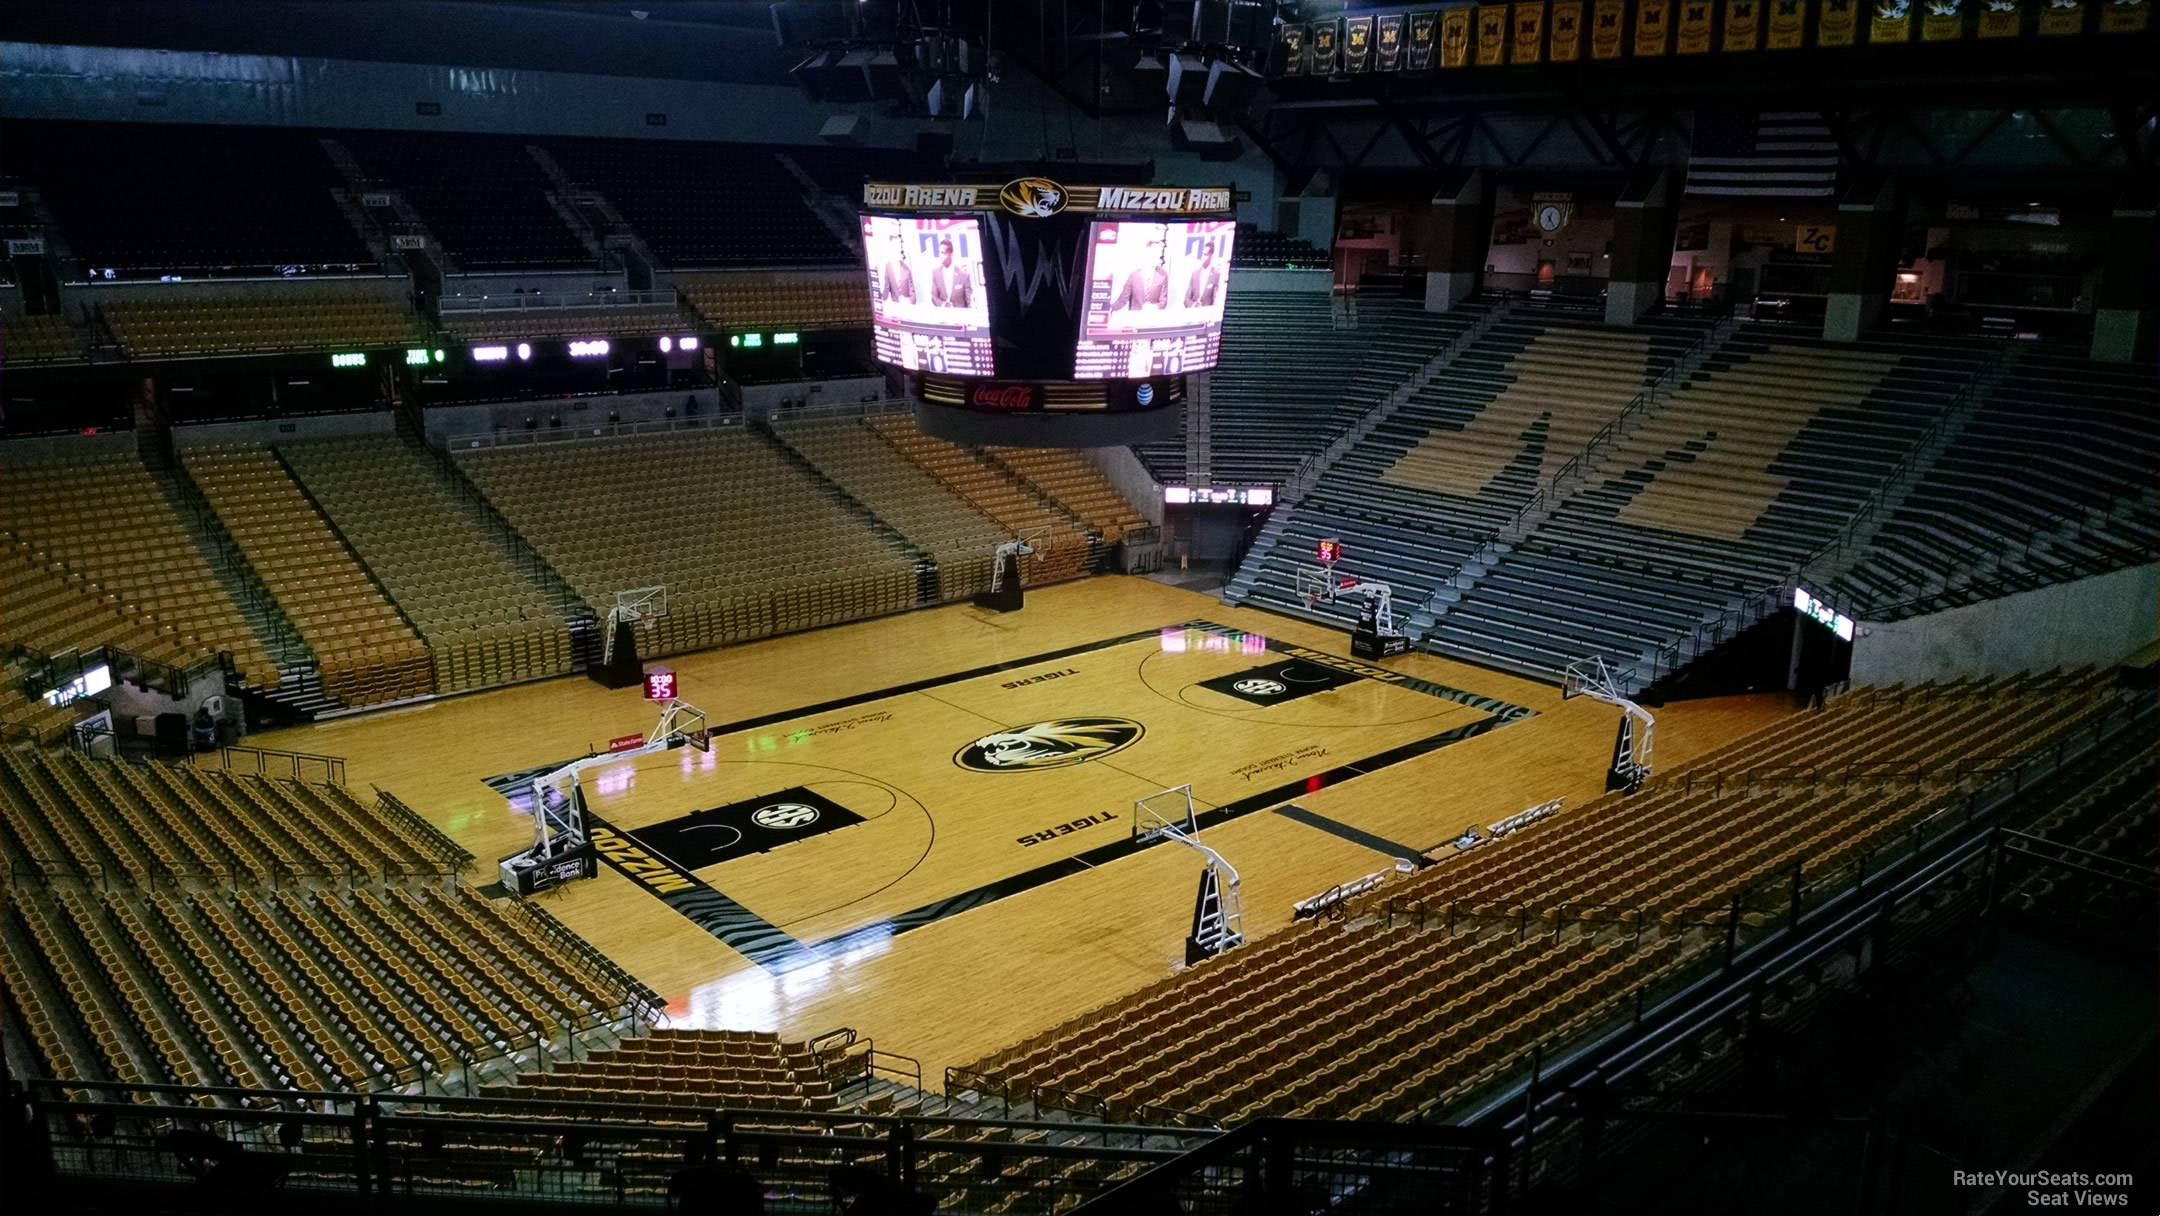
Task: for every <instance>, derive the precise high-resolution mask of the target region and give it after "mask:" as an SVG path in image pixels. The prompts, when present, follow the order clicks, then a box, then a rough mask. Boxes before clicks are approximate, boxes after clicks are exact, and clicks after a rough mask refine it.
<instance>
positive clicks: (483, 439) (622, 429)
mask: <svg viewBox="0 0 2160 1216" xmlns="http://www.w3.org/2000/svg"><path fill="white" fill-rule="evenodd" d="M741 425H743V418H742V415H741V414H700V415H698V416H696V417H683V418H649V419H646V420H644V421H642V422H603V423H599V424H597V425H593V426H574V427H548V428H546V429H539V430H530V431H513V430H507V429H505V430H495V431H468V432H466V433H464V434H459V435H450V436H446V437H445V438H444V440H443V446H444V447H446V448H448V449H450V450H452V451H467V450H470V449H473V448H501V447H532V446H536V445H539V444H548V443H574V442H576V441H578V440H583V439H619V438H623V437H625V436H630V435H665V434H670V433H672V432H675V431H694V430H703V429H706V428H712V427H732V426H741Z"/></svg>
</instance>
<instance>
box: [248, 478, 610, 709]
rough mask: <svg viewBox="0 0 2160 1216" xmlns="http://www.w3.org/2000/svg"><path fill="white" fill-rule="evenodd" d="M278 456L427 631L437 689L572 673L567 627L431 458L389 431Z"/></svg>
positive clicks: (423, 635)
mask: <svg viewBox="0 0 2160 1216" xmlns="http://www.w3.org/2000/svg"><path fill="white" fill-rule="evenodd" d="M278 453H279V455H281V456H283V457H284V459H285V463H286V465H287V466H288V467H289V468H290V469H291V470H292V472H293V474H294V476H296V477H298V478H299V480H300V483H301V484H302V485H304V486H305V487H307V491H308V493H309V494H311V495H313V497H314V499H315V502H316V503H317V505H319V506H320V507H321V508H322V510H323V511H324V512H326V513H327V514H328V516H329V518H330V521H331V522H332V523H333V524H335V525H336V527H337V530H338V533H339V534H340V535H342V536H343V537H344V538H345V541H346V543H347V544H349V545H351V546H352V549H353V552H354V553H356V554H358V555H359V558H360V560H361V561H362V562H365V563H366V565H367V568H368V570H369V571H370V572H372V573H373V574H374V576H375V578H376V579H377V580H379V581H380V582H381V584H382V586H383V589H384V590H385V591H386V592H388V594H389V596H390V598H391V599H392V600H393V601H395V603H396V604H397V606H398V608H399V609H401V610H402V611H403V612H404V614H405V616H406V617H407V618H408V619H410V620H411V621H412V623H413V626H414V628H416V629H417V630H418V631H419V633H420V637H421V639H422V640H423V641H425V642H426V643H427V647H428V650H429V652H430V654H431V656H432V659H433V664H434V669H435V680H434V683H435V688H436V690H437V691H439V692H455V691H458V690H460V689H466V688H484V687H487V686H489V685H493V684H502V683H507V682H509V681H512V680H530V679H536V678H539V677H542V676H550V675H560V674H562V673H564V672H567V671H569V670H570V635H569V631H568V628H569V627H568V626H567V625H566V624H565V623H564V621H563V619H562V617H561V616H560V615H558V614H557V613H556V612H555V611H554V610H552V609H551V608H549V607H548V605H547V604H546V602H545V601H543V600H542V599H541V597H540V594H539V592H538V591H537V590H536V589H535V588H534V587H533V585H532V584H531V583H530V582H529V581H528V580H527V579H526V578H525V577H524V576H523V575H521V574H520V573H519V572H518V570H517V568H516V567H515V566H513V565H512V564H511V562H510V560H509V558H508V557H507V556H505V554H504V552H503V551H502V549H501V548H500V547H499V546H498V545H497V544H496V542H495V541H494V540H493V539H491V538H490V537H489V536H488V535H487V533H486V532H485V531H484V530H483V529H482V528H481V526H480V524H479V522H478V520H477V519H475V518H474V517H473V516H472V515H471V514H470V513H469V512H470V508H468V507H467V506H466V505H465V504H463V503H461V502H459V501H458V500H457V499H456V497H455V496H453V494H452V493H451V491H450V488H449V487H448V486H447V485H445V484H444V483H443V480H442V478H441V475H440V474H439V473H438V472H437V471H436V470H435V468H434V467H432V464H431V461H430V459H429V458H428V457H427V456H425V455H423V454H422V453H420V452H419V451H416V450H415V449H413V448H411V447H409V446H407V445H406V444H404V443H402V442H400V441H398V440H397V439H394V438H392V437H390V436H388V435H381V436H368V437H357V438H351V439H334V440H323V441H320V442H315V443H294V444H285V445H282V446H280V447H279V449H278Z"/></svg>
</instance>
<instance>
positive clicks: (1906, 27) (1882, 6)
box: [1868, 0, 1912, 42]
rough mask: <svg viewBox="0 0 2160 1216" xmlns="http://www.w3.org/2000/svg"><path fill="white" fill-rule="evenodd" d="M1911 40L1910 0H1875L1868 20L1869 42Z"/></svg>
mask: <svg viewBox="0 0 2160 1216" xmlns="http://www.w3.org/2000/svg"><path fill="white" fill-rule="evenodd" d="M1911 40H1912V0H1875V11H1874V15H1873V16H1872V17H1870V18H1869V20H1868V41H1869V42H1910V41H1911Z"/></svg>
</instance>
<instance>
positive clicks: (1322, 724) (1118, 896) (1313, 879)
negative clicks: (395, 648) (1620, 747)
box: [256, 577, 1787, 1082]
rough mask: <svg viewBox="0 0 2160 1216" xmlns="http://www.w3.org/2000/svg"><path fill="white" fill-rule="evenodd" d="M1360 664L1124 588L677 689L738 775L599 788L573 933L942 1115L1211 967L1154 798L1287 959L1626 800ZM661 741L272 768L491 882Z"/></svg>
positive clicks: (514, 694)
mask: <svg viewBox="0 0 2160 1216" xmlns="http://www.w3.org/2000/svg"><path fill="white" fill-rule="evenodd" d="M1347 653H1348V639H1347V638H1346V637H1345V636H1344V635H1343V634H1341V633H1340V632H1337V631H1334V630H1330V629H1326V628H1323V627H1320V626H1316V625H1309V624H1306V623H1303V622H1298V621H1292V620H1288V619H1285V618H1282V617H1277V616H1273V615H1271V614H1267V613H1262V612H1258V611H1253V610H1248V609H1232V608H1228V607H1226V606H1224V605H1223V604H1221V603H1220V602H1218V601H1217V600H1215V599H1213V598H1212V597H1208V596H1202V595H1197V594H1194V593H1191V592H1186V591H1180V590H1177V589H1174V588H1170V587H1166V586H1163V585H1161V584H1157V583H1153V582H1149V581H1147V580H1143V579H1133V578H1122V577H1106V578H1097V579H1092V580H1088V581H1085V582H1081V583H1072V584H1065V585H1062V586H1058V587H1052V588H1048V589H1044V590H1037V591H1031V592H1030V593H1029V597H1028V606H1027V607H1026V609H1024V610H1023V611H1021V612H1019V613H1016V614H1011V615H998V614H994V613H986V612H983V611H980V610H978V609H975V608H972V607H969V606H949V607H945V608H939V609H933V610H929V611H924V612H914V613H908V614H905V615H902V616H897V617H888V618H883V619H880V620H875V621H866V622H861V623H857V624H853V625H846V626H840V627H836V628H832V629H826V630H820V631H817V632H814V633H808V634H797V635H792V636H789V637H784V638H776V639H770V640H767V641H764V642H759V643H754V644H751V645H746V646H739V647H733V648H730V649H726V650H719V651H711V652H707V653H703V654H696V655H684V656H676V657H673V658H671V659H668V660H665V661H664V662H665V664H666V665H667V666H670V667H673V668H674V669H675V670H676V671H677V673H678V675H679V677H680V681H681V689H682V692H681V695H682V697H683V699H684V700H686V701H688V702H690V703H692V704H695V705H697V706H699V707H701V708H702V709H703V710H704V711H705V713H706V714H707V715H708V718H709V721H710V724H711V725H712V726H713V728H714V729H715V732H716V733H715V737H714V739H713V747H712V751H711V752H710V753H709V754H701V753H698V752H696V751H694V750H689V749H684V750H679V751H675V752H670V753H665V754H661V755H655V756H648V757H641V758H638V759H636V760H631V761H625V762H623V763H621V764H618V765H615V766H610V767H603V768H600V769H599V770H597V771H595V772H589V773H588V774H587V777H586V782H587V784H586V790H587V793H588V797H589V799H590V806H591V809H592V812H593V814H594V816H595V825H596V836H597V835H600V834H602V833H604V834H605V836H606V843H607V844H608V846H609V851H610V852H611V853H612V854H613V855H614V858H613V862H612V863H611V864H609V865H603V867H602V868H601V872H600V876H599V877H598V878H596V879H594V880H592V881H589V882H584V883H579V884H576V885H574V886H572V887H571V888H569V889H567V890H564V891H562V892H559V893H557V894H555V895H552V896H550V897H549V898H548V907H549V908H550V910H551V911H553V912H555V913H556V915H558V916H560V917H561V918H562V919H563V920H564V921H565V922H566V923H568V924H569V925H570V926H571V927H572V928H574V929H576V930H577V931H578V932H580V933H582V934H584V935H585V936H586V938H587V939H589V940H590V941H592V942H593V943H594V944H595V945H596V946H598V947H599V948H600V949H602V950H604V951H606V952H607V953H608V954H609V955H611V956H612V957H613V958H615V959H616V960H617V961H618V962H620V963H621V964H622V965H623V966H625V967H627V968H628V969H630V970H631V971H632V972H633V973H635V974H636V975H638V976H639V977H640V978H641V979H643V980H644V981H645V982H647V983H649V984H651V985H652V986H653V987H654V988H655V989H656V990H658V991H659V992H660V993H661V994H662V995H663V996H664V997H666V998H667V1000H668V1002H669V1009H670V1013H671V1015H672V1017H673V1018H674V1020H675V1022H676V1024H678V1025H697V1026H724V1027H746V1028H756V1029H773V1030H779V1031H781V1032H782V1033H784V1034H787V1035H790V1036H809V1035H814V1034H817V1033H820V1032H823V1031H825V1030H829V1029H832V1028H834V1027H837V1026H853V1027H855V1028H856V1029H857V1030H858V1031H859V1032H861V1033H863V1034H865V1035H869V1036H873V1037H874V1038H875V1039H876V1040H877V1042H878V1044H879V1046H880V1047H882V1048H884V1049H886V1050H890V1051H896V1052H901V1053H904V1054H907V1055H912V1056H915V1057H917V1058H919V1059H921V1060H922V1061H923V1062H924V1065H925V1070H926V1072H925V1076H926V1080H930V1081H932V1082H935V1081H936V1080H937V1079H939V1078H940V1077H941V1076H942V1069H943V1068H944V1067H945V1066H946V1065H950V1064H957V1063H963V1062H965V1061H966V1060H969V1059H972V1058H974V1057H975V1056H978V1055H980V1054H982V1053H984V1052H987V1051H990V1050H992V1049H995V1048H997V1047H1000V1046H1003V1045H1005V1044H1006V1043H1009V1042H1012V1041H1013V1040H1015V1039H1018V1038H1021V1037H1024V1036H1026V1035H1028V1034H1032V1033H1035V1032H1037V1031H1039V1030H1042V1029H1045V1028H1047V1027H1048V1026H1051V1025H1053V1024H1055V1023H1056V1022H1058V1021H1060V1020H1062V1019H1064V1018H1067V1017H1070V1016H1072V1015H1074V1014H1076V1013H1079V1012H1082V1011H1084V1010H1086V1009H1089V1008H1092V1007H1094V1006H1096V1005H1100V1004H1102V1003H1104V1002H1107V1001H1110V1000H1113V999H1115V998H1117V997H1119V996H1122V995H1124V994H1125V993H1128V992H1130V991H1132V990H1134V989H1136V988H1138V987H1140V986H1142V985H1144V984H1146V983H1148V982H1150V981H1152V980H1155V979H1157V978H1160V977H1161V976H1163V975H1166V974H1168V973H1169V972H1170V971H1171V970H1172V969H1173V967H1175V966H1176V965H1177V964H1178V963H1180V962H1181V961H1182V954H1183V938H1184V935H1185V932H1186V930H1187V928H1188V927H1189V922H1190V918H1191V915H1192V900H1193V891H1194V886H1195V883H1196V882H1197V880H1198V875H1199V870H1200V864H1201V862H1200V858H1199V857H1198V855H1197V854H1195V853H1193V852H1191V851H1189V850H1186V849H1182V848H1179V847H1177V846H1175V845H1172V844H1157V845H1154V846H1152V847H1148V848H1144V849H1136V848H1134V847H1133V846H1132V844H1131V842H1130V821H1131V817H1132V815H1133V813H1134V807H1133V801H1134V799H1136V798H1139V797H1143V796H1146V795H1150V794H1153V793H1155V792H1156V791H1158V790H1162V789H1164V788H1166V787H1170V786H1175V785H1180V784H1184V783H1191V785H1192V786H1193V795H1194V799H1195V803H1196V807H1197V809H1198V810H1199V812H1200V813H1201V824H1202V831H1201V839H1203V840H1204V841H1205V842H1206V843H1207V844H1208V845H1209V846H1210V847H1212V848H1214V849H1216V850H1218V851H1219V852H1220V853H1221V854H1222V855H1223V856H1224V857H1225V858H1227V859H1228V860H1229V861H1230V863H1231V864H1233V865H1234V866H1236V867H1237V869H1238V871H1239V873H1240V874H1241V876H1242V878H1243V882H1242V890H1243V895H1244V911H1245V914H1244V926H1245V931H1246V933H1247V935H1248V936H1253V937H1257V936H1260V935H1262V934H1265V933H1268V932H1272V931H1274V930H1277V929H1280V928H1281V927H1283V926H1284V925H1286V924H1288V923H1289V921H1290V919H1291V905H1292V904H1293V903H1294V902H1296V901H1297V900H1300V899H1303V898H1306V897H1308V896H1311V895H1314V894H1317V893H1319V892H1321V891H1323V890H1325V889H1327V888H1328V887H1330V886H1332V885H1334V884H1336V883H1339V882H1343V881H1346V880H1349V879H1352V878H1356V877H1359V876H1361V875H1364V874H1369V873H1372V872H1373V871H1376V870H1381V869H1386V868H1389V867H1391V866H1392V865H1393V864H1394V860H1395V858H1396V857H1397V856H1400V855H1408V854H1413V853H1421V852H1427V851H1430V850H1432V849H1434V848H1435V847H1436V846H1438V845H1440V844H1441V843H1442V842H1444V841H1446V840H1449V839H1452V838H1453V837H1454V836H1455V835H1456V834H1458V833H1459V832H1460V831H1461V830H1462V828H1463V827H1464V826H1466V825H1469V824H1472V823H1478V824H1484V823H1490V822H1492V821H1493V820H1496V819H1499V818H1501V817H1502V816H1505V815H1508V814H1512V813H1514V812H1516V811H1519V810H1521V809H1523V808H1524V807H1527V806H1530V805H1533V804H1535V803H1538V802H1542V801H1544V800H1546V799H1549V798H1554V797H1560V798H1564V799H1565V800H1566V805H1568V806H1570V807H1574V806H1580V805H1582V804H1585V803H1587V802H1589V801H1590V800H1592V799H1593V798H1595V797H1596V796H1597V795H1598V793H1599V792H1601V790H1602V783H1603V773H1604V768H1605V765H1606V763H1607V761H1608V759H1609V756H1610V749H1611V746H1612V738H1613V733H1614V727H1615V722H1616V720H1617V717H1618V713H1617V711H1616V710H1613V709H1611V708H1608V707H1606V706H1603V705H1599V704H1597V703H1595V702H1592V701H1588V700H1586V699H1581V698H1578V699H1576V700H1573V701H1566V702H1563V701H1562V700H1561V698H1560V695H1559V690H1558V689H1556V688H1553V687H1551V686H1549V685H1543V684H1538V683H1535V682H1532V681H1527V680H1521V679H1516V678H1512V677H1509V676H1505V675H1501V674H1498V673H1494V672H1490V671H1486V670H1484V669H1482V668H1477V667H1472V666H1468V665H1464V664H1460V663H1454V662H1450V661H1447V660H1443V659H1439V658H1436V657H1433V656H1429V655H1408V656H1404V657H1402V658H1398V659H1391V660H1389V661H1387V662H1386V663H1385V664H1380V665H1367V664H1357V663H1352V662H1350V661H1348V660H1347V658H1346V657H1344V656H1347ZM1240 681H1243V685H1242V687H1240ZM1307 688H1317V689H1320V691H1313V692H1307V691H1306V689H1307ZM1784 712H1787V709H1786V705H1785V702H1784V700H1783V698H1781V697H1758V698H1730V699H1724V700H1720V701H1712V702H1697V703H1692V704H1685V705H1676V706H1671V707H1668V708H1667V709H1665V710H1663V711H1661V712H1660V713H1659V715H1658V734H1657V756H1656V759H1657V762H1658V765H1659V767H1660V768H1671V767H1673V766H1675V765H1677V764H1679V763H1681V762H1683V761H1685V760H1686V759H1688V758H1690V757H1692V756H1694V755H1697V754H1700V753H1701V752H1703V751H1705V750H1708V749H1709V748H1712V747H1715V746H1717V745H1719V744H1721V743H1723V742H1725V741H1727V740H1729V739H1731V738H1733V737H1735V736H1737V735H1739V734H1742V733H1745V732H1747V731H1749V730H1753V729H1755V728H1757V727H1759V726H1761V725H1763V724H1765V723H1767V722H1769V721H1771V720H1773V719H1775V718H1776V717H1777V716H1779V715H1781V714H1782V713H1784ZM654 717H655V712H654V710H653V709H652V708H651V707H649V706H647V705H646V704H645V702H644V701H643V700H642V699H641V698H640V695H639V690H637V689H624V690H618V691H609V690H605V689H602V688H600V687H599V686H598V685H595V684H592V683H590V682H589V681H586V680H584V679H583V678H581V677H579V678H566V679H560V680H554V681H550V682H547V683H543V684H535V685H525V686H521V687H517V688H510V689H501V690H497V691H494V692H489V693H482V694H477V695H472V696H465V697H457V698H452V699H449V700H445V701H439V702H434V703H431V704H429V705H425V706H418V707H414V708H409V709H401V710H389V711H385V712H382V713H379V714H372V715H366V716H362V717H357V718H348V719H342V720H338V721H334V722H329V723H323V724H319V725H313V726H308V727H302V728H296V729H293V730H288V731H279V732H271V733H268V734H265V735H262V736H259V737H258V738H257V740H256V741H257V742H259V743H260V744H262V745H263V746H267V747H275V748H286V749H291V750H296V751H308V752H318V753H327V754H331V755H338V756H343V757H345V758H346V760H347V762H348V766H349V775H348V780H350V781H351V782H352V783H353V784H355V785H356V786H363V787H364V786H366V785H369V784H372V785H377V786H380V787H382V788H384V789H387V790H389V791H391V792H392V793H395V794H397V795H398V796H399V797H401V798H403V799H404V800H405V801H406V802H407V803H409V804H411V805H412V806H413V807H414V809H415V810H417V811H419V812H420V813H421V814H423V815H425V816H427V817H428V818H429V819H430V820H431V821H432V822H434V823H436V824H438V825H439V826H441V827H442V828H443V829H444V830H446V831H447V832H449V833H450V835H452V836H453V837H455V838H456V839H457V840H458V841H459V842H460V843H461V844H463V845H465V846H466V847H467V848H469V849H471V850H472V851H473V852H474V853H475V854H477V855H478V856H479V857H480V858H481V859H482V863H481V868H480V869H478V870H476V872H475V873H474V874H473V875H472V878H473V881H475V882H480V883H486V882H489V881H492V879H493V859H495V858H497V857H500V856H503V855H505V854H508V853H511V852H514V851H516V850H517V849H519V848H521V847H523V846H524V845H525V844H526V843H527V842H528V841H529V838H530V833H531V820H530V818H529V811H528V810H526V809H524V806H525V799H523V798H520V799H518V800H517V801H516V803H513V801H512V800H511V799H508V798H506V797H505V796H504V795H503V793H500V792H498V789H502V790H508V791H510V792H512V793H519V792H521V791H522V790H523V789H524V788H525V787H524V785H523V783H522V782H520V781H518V780H517V779H516V775H517V774H519V773H520V772H521V771H524V770H531V769H535V768H544V767H547V766H552V765H554V764H557V763H560V762H563V761H566V760H569V759H573V758H575V757H577V756H579V755H583V754H585V753H587V752H588V751H596V750H600V749H603V748H604V747H605V746H606V743H607V741H608V740H609V739H611V738H614V737H616V736H621V735H626V734H630V733H632V732H643V731H644V730H646V729H648V728H649V727H650V725H651V723H652V721H653V719H654ZM1059 724H1062V726H1060V725H1059ZM1026 727H1034V728H1036V729H1033V730H1019V731H1016V730H1015V729H1014V728H1026ZM993 736H1003V737H1001V738H994V739H993V738H991V737H993ZM985 740H988V742H987V743H985V742H984V741H985ZM1001 761H1002V762H1003V763H1001ZM489 779H495V781H496V785H495V786H492V787H491V786H490V785H489V784H487V781H488V780H489ZM1292 803H1294V804H1295V809H1294V810H1292V811H1291V813H1289V814H1285V813H1284V812H1283V810H1282V809H1280V808H1284V807H1286V806H1287V805H1288V804H1292ZM773 807H780V808H781V809H778V810H773V809H770V808H773ZM758 848H766V849H768V851H763V852H759V851H755V850H756V849H758ZM1476 863H1477V854H1476V853H1472V854H1469V855H1467V856H1465V857H1463V858H1461V859H1459V860H1458V859H1452V858H1450V859H1447V860H1443V861H1442V862H1441V863H1440V864H1449V865H1454V864H1476Z"/></svg>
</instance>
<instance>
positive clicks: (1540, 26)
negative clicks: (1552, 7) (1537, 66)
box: [1514, 0, 1545, 63]
mask: <svg viewBox="0 0 2160 1216" xmlns="http://www.w3.org/2000/svg"><path fill="white" fill-rule="evenodd" d="M1544 58H1545V3H1544V0H1537V2H1536V3H1534V4H1517V5H1516V6H1515V60H1514V61H1515V62H1516V63H1537V62H1539V61H1540V60H1542V59H1544Z"/></svg>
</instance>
